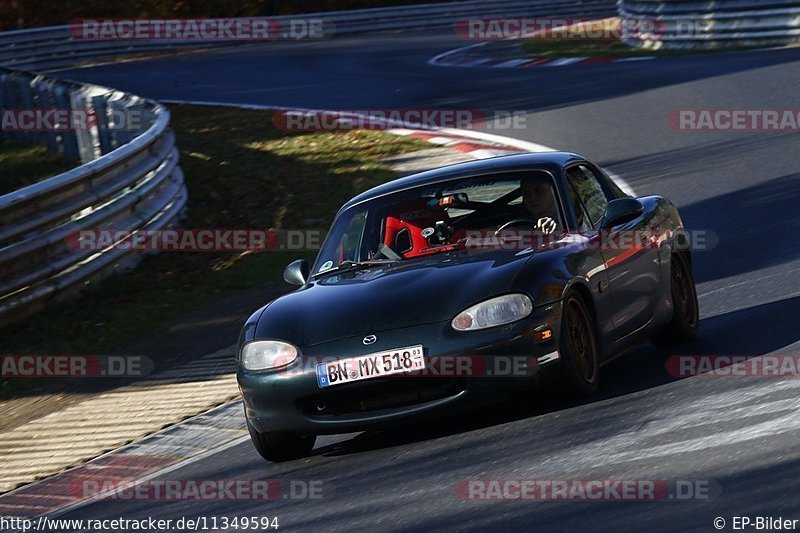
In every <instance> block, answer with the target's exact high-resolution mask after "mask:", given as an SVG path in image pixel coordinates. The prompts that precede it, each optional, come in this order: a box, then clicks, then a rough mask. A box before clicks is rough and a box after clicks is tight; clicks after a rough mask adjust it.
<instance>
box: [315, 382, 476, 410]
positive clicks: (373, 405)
mask: <svg viewBox="0 0 800 533" xmlns="http://www.w3.org/2000/svg"><path fill="white" fill-rule="evenodd" d="M463 390H464V388H463V384H462V383H461V381H460V380H454V379H438V378H422V379H415V378H394V379H385V380H381V381H380V383H375V382H372V383H352V384H348V385H341V386H340V388H335V387H334V388H333V389H332V390H330V391H326V392H325V393H321V394H318V395H314V396H309V397H306V398H303V399H301V400H300V409H301V410H302V412H303V413H304V414H305V415H306V416H308V417H310V418H318V419H323V418H330V417H336V416H343V415H348V414H357V413H366V412H370V411H380V410H384V409H393V408H398V407H405V406H409V405H415V404H419V403H425V402H431V401H435V400H440V399H442V398H447V397H450V396H455V395H456V394H458V393H460V392H461V391H463Z"/></svg>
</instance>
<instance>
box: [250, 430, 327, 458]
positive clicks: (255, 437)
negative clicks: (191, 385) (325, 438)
mask: <svg viewBox="0 0 800 533" xmlns="http://www.w3.org/2000/svg"><path fill="white" fill-rule="evenodd" d="M247 430H248V431H249V432H250V440H251V441H253V446H254V447H255V449H256V451H257V452H258V453H259V455H261V457H263V458H264V459H266V460H267V461H272V462H273V463H281V462H284V461H293V460H295V459H302V458H303V457H308V455H309V454H310V453H311V450H313V449H314V442H315V441H316V440H317V438H316V437H315V436H314V435H299V434H297V433H274V432H269V433H259V432H258V431H256V430H255V428H253V426H251V425H250V421H249V420H248V421H247Z"/></svg>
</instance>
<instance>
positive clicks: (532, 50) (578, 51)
mask: <svg viewBox="0 0 800 533" xmlns="http://www.w3.org/2000/svg"><path fill="white" fill-rule="evenodd" d="M559 31H560V33H559V37H558V38H555V37H546V36H539V37H535V38H532V39H530V40H528V41H526V42H525V43H523V44H522V50H523V51H524V52H525V53H526V54H530V55H532V56H536V57H543V58H567V57H619V58H624V57H649V56H685V55H693V54H705V53H710V52H730V51H735V50H746V49H748V47H742V46H737V47H725V48H715V49H688V48H687V49H663V50H657V49H652V48H633V47H631V46H628V45H627V44H625V43H623V42H622V41H621V40H619V39H614V38H611V37H612V36H618V35H622V34H623V28H622V19H620V18H619V17H612V18H607V19H598V20H592V21H584V22H578V23H576V24H573V25H571V26H567V27H566V28H563V29H559ZM598 34H600V35H603V36H604V37H605V38H602V39H596V40H595V39H589V38H588V37H592V36H594V35H598Z"/></svg>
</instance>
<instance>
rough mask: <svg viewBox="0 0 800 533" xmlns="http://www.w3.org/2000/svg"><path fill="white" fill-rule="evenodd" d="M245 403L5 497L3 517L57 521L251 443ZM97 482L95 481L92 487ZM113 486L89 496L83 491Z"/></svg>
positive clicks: (219, 409) (0, 503)
mask: <svg viewBox="0 0 800 533" xmlns="http://www.w3.org/2000/svg"><path fill="white" fill-rule="evenodd" d="M249 438H250V437H249V436H248V434H247V429H246V425H245V420H244V411H243V407H242V402H241V400H236V401H233V402H229V403H226V404H224V405H222V406H220V407H217V408H214V409H212V410H210V411H207V412H206V413H203V414H201V415H198V416H195V417H193V418H191V419H189V420H187V421H185V422H182V423H180V424H177V425H175V426H172V427H170V428H167V429H165V430H163V431H160V432H158V433H154V434H152V435H150V436H147V437H145V438H143V439H141V440H139V441H137V442H135V443H133V444H129V445H127V446H124V447H122V448H120V449H118V450H115V451H113V452H109V453H107V454H105V455H101V456H100V457H97V458H96V459H93V460H91V461H89V462H87V463H85V464H83V465H81V466H78V467H76V468H72V469H70V470H67V471H65V472H62V473H60V474H57V475H55V476H52V477H49V478H47V479H44V480H42V481H38V482H36V483H31V484H30V485H25V486H23V487H21V488H19V489H16V490H14V491H11V492H8V493H6V494H3V495H2V496H0V516H15V517H26V518H36V517H39V516H48V517H51V518H52V517H55V516H59V515H62V514H64V513H67V512H69V511H73V510H75V509H77V508H80V507H83V506H85V505H89V504H90V503H93V502H95V501H98V500H102V499H106V498H111V497H113V496H114V495H115V494H117V493H119V492H121V491H123V490H125V489H126V487H128V486H130V484H132V483H134V482H143V481H148V480H151V479H155V478H157V477H159V476H163V475H165V474H167V473H168V472H171V471H174V470H177V469H179V468H181V467H182V466H185V465H187V464H190V463H194V462H196V461H198V460H200V459H202V458H204V457H206V456H208V455H212V454H215V453H219V452H221V451H224V450H226V449H228V448H231V447H233V446H237V445H239V444H241V443H243V442H247V441H248V440H249ZM93 482H94V483H93ZM87 483H88V484H91V485H92V486H97V485H99V486H100V487H103V486H104V485H107V486H113V488H112V489H109V490H106V491H100V492H96V493H94V492H92V493H91V495H89V496H88V497H87V496H85V492H84V490H83V487H86V486H87Z"/></svg>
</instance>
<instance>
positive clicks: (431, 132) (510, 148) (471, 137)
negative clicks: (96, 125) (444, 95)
mask: <svg viewBox="0 0 800 533" xmlns="http://www.w3.org/2000/svg"><path fill="white" fill-rule="evenodd" d="M479 44H480V45H482V44H485V43H479ZM471 46H476V45H471ZM161 102H162V103H164V104H177V105H201V106H210V107H233V108H237V109H252V110H255V111H298V112H302V113H326V114H329V115H333V114H336V112H335V111H329V110H324V109H309V108H297V107H286V106H270V105H259V104H232V103H230V102H214V101H208V100H161ZM354 115H358V114H357V113H343V114H342V116H343V118H345V119H347V118H352V117H353V116H354ZM362 117H363V115H362ZM364 118H366V117H364ZM370 119H371V120H372V121H373V122H375V123H378V122H381V120H379V119H377V118H375V117H370ZM382 122H384V123H385V124H386V126H387V128H386V130H384V131H386V132H387V133H391V134H394V135H407V136H411V137H416V138H418V139H422V140H425V141H428V142H430V143H431V144H437V145H439V146H445V147H450V148H453V149H455V150H458V151H460V152H464V153H468V154H469V155H470V156H472V157H474V158H475V159H488V158H490V157H498V156H503V155H512V154H519V153H526V152H556V151H558V150H556V149H555V148H551V147H549V146H545V145H543V144H538V143H534V142H530V141H523V140H520V139H514V138H512V137H506V136H503V135H497V134H493V133H486V132H482V131H475V130H464V129H458V128H428V127H422V126H420V125H417V124H409V123H400V122H397V121H391V120H383V121H382ZM604 170H605V169H604ZM605 172H606V174H608V176H609V177H610V178H611V179H613V180H614V181H615V182H616V183H617V185H619V187H620V188H621V189H622V190H623V191H624V192H625V194H628V195H631V196H635V194H634V192H633V189H632V188H631V186H630V185H628V183H626V182H625V180H623V179H622V178H621V177H620V176H618V175H616V174H614V173H612V172H609V171H608V170H605Z"/></svg>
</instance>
